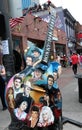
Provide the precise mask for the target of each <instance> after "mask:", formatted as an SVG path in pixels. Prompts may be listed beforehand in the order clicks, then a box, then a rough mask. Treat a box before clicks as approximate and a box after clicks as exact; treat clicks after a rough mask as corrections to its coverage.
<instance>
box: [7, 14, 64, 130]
mask: <svg viewBox="0 0 82 130" xmlns="http://www.w3.org/2000/svg"><path fill="white" fill-rule="evenodd" d="M54 24H55V16H54V13H52V14H51V18H50V22H49V26H48V32H47V37H46V40H45V44H44V48H43V50H42V49H40V48H38V47H36V46H29V48H28V51H27V52H26V54H25V59H26V68H25V69H24V70H23V71H21V72H20V73H18V74H15V75H14V76H13V77H12V78H11V79H10V81H9V82H8V84H7V88H6V101H7V105H8V110H9V112H10V115H11V124H10V125H9V130H27V129H28V128H29V129H30V128H33V129H34V128H37V129H38V128H42V129H43V128H47V129H55V128H56V123H57V121H58V120H59V117H61V115H62V112H61V111H62V100H61V99H62V97H61V92H60V90H59V88H58V87H57V88H55V82H54V76H55V75H54V73H55V74H57V68H58V65H59V64H57V63H56V67H55V62H50V51H51V42H52V37H53V30H54ZM36 53H38V54H39V57H36ZM56 76H57V75H56ZM59 130H61V129H60V128H59Z"/></svg>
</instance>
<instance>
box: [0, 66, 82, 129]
mask: <svg viewBox="0 0 82 130" xmlns="http://www.w3.org/2000/svg"><path fill="white" fill-rule="evenodd" d="M81 72H82V69H81V68H79V70H78V73H81ZM58 85H59V88H60V90H61V93H62V100H63V101H62V102H63V108H62V116H63V117H66V118H69V119H72V120H74V122H76V123H77V121H78V122H79V123H80V122H81V123H82V103H79V99H78V79H76V78H75V76H74V74H73V72H72V69H71V67H68V68H63V70H62V75H61V76H60V78H59V79H58ZM1 109H2V105H1V103H0V130H4V129H5V128H7V127H8V125H9V124H10V121H11V119H10V115H9V112H8V110H6V111H2V110H1ZM73 129H74V130H80V129H82V126H81V128H80V127H79V126H77V124H71V123H65V124H64V125H63V130H73Z"/></svg>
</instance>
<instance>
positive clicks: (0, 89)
mask: <svg viewBox="0 0 82 130" xmlns="http://www.w3.org/2000/svg"><path fill="white" fill-rule="evenodd" d="M0 98H1V103H2V106H3V109H2V110H6V109H7V106H6V102H5V81H4V79H3V78H2V76H1V74H0Z"/></svg>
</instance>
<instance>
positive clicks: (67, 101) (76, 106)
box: [58, 68, 82, 130]
mask: <svg viewBox="0 0 82 130" xmlns="http://www.w3.org/2000/svg"><path fill="white" fill-rule="evenodd" d="M78 73H82V69H81V68H79V70H78ZM58 83H59V88H60V90H61V93H62V99H63V101H62V102H63V110H62V112H63V116H65V117H67V118H69V119H72V120H75V121H79V122H81V123H82V104H81V103H79V98H78V79H76V78H75V76H74V74H73V72H72V69H71V68H68V69H63V74H62V75H61V77H60V79H59V81H58ZM73 129H74V130H81V129H82V128H80V127H78V126H75V125H74V124H70V123H66V124H64V125H63V130H73Z"/></svg>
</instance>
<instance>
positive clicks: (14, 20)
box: [9, 17, 24, 29]
mask: <svg viewBox="0 0 82 130" xmlns="http://www.w3.org/2000/svg"><path fill="white" fill-rule="evenodd" d="M23 21H24V17H20V18H11V19H10V21H9V22H10V28H11V29H12V28H14V27H15V26H16V25H17V24H18V23H22V22H23Z"/></svg>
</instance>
